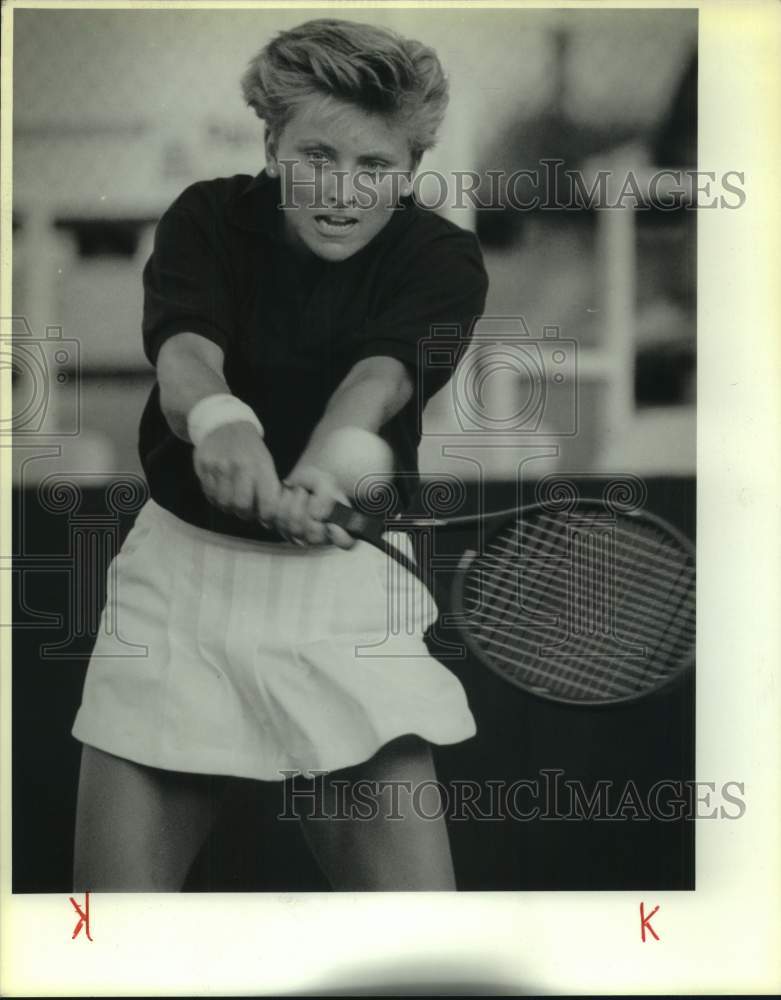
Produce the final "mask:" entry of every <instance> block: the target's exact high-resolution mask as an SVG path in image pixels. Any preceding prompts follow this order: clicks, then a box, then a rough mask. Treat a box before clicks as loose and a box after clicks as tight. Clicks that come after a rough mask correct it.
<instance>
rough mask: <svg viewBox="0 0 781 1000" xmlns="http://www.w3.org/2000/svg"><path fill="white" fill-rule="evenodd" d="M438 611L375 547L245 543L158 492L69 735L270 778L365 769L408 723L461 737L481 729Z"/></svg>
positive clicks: (145, 755)
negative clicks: (436, 628)
mask: <svg viewBox="0 0 781 1000" xmlns="http://www.w3.org/2000/svg"><path fill="white" fill-rule="evenodd" d="M394 543H395V544H398V545H400V547H402V548H404V549H405V551H407V552H408V554H411V552H412V545H411V543H410V540H409V539H408V538H407V537H406V536H403V535H402V536H398V535H397V536H396V537H395V539H394ZM436 614H437V609H436V607H435V605H434V601H433V598H432V596H431V594H430V593H429V591H428V590H427V589H426V588H425V587H424V586H423V585H422V584H421V583H420V582H419V581H418V580H417V579H416V578H415V577H414V576H413V575H412V574H411V573H409V572H407V571H406V570H404V569H402V568H401V567H399V566H398V564H396V563H395V562H394V561H393V560H391V559H389V558H388V557H387V556H386V555H385V554H383V553H381V552H379V551H377V550H376V549H374V548H373V547H372V546H370V545H368V544H366V543H363V542H358V543H356V545H355V546H354V547H353V548H352V549H350V550H347V551H345V550H341V549H337V548H335V547H319V548H303V547H298V546H295V545H288V544H284V545H276V544H266V543H261V542H251V541H245V540H243V539H239V538H233V537H230V536H224V535H219V534H216V533H214V532H210V531H206V530H204V529H201V528H197V527H194V526H192V525H190V524H188V523H187V522H184V521H182V520H181V519H180V518H178V517H176V516H174V515H173V514H171V513H170V512H169V511H167V510H165V509H163V508H162V507H161V506H159V505H158V504H157V503H155V502H154V501H153V500H149V501H147V503H146V504H145V505H144V507H143V508H142V509H141V511H140V512H139V515H138V517H137V519H136V522H135V524H134V526H133V528H132V529H131V531H130V533H129V534H128V536H127V538H126V540H125V542H124V544H123V546H122V548H121V550H120V551H119V553H118V554H117V555H116V557H115V558H114V560H113V562H112V563H111V566H110V568H109V571H108V580H107V600H106V605H105V607H104V609H103V613H102V617H101V621H100V628H99V633H98V638H97V642H96V645H95V647H94V650H93V653H92V656H91V659H90V663H89V667H88V670H87V676H86V680H85V685H84V691H83V696H82V703H81V706H80V708H79V711H78V713H77V715H76V719H75V722H74V725H73V730H72V732H73V735H74V736H75V737H76V739H78V740H80V741H81V742H83V743H87V744H89V745H91V746H95V747H98V748H99V749H101V750H105V751H106V752H108V753H112V754H115V755H117V756H119V757H123V758H126V759H128V760H132V761H136V762H139V763H142V764H147V765H150V766H153V767H159V768H164V769H168V770H176V771H187V772H196V773H203V774H224V775H233V776H236V777H243V778H256V779H261V780H268V781H278V780H283V779H285V778H287V777H290V776H291V775H296V774H311V773H312V772H313V771H315V772H323V771H326V772H328V771H334V770H338V769H340V768H343V767H347V766H349V765H352V764H357V763H360V762H361V761H364V760H367V759H368V758H369V757H371V756H373V755H374V753H376V751H377V750H378V749H379V748H380V747H381V746H383V745H384V744H385V743H387V742H388V741H390V740H392V739H394V738H396V737H398V736H401V735H404V734H408V733H415V734H417V735H419V736H421V737H423V738H424V739H426V740H428V741H430V742H431V743H435V744H448V743H457V742H460V741H462V740H465V739H468V738H469V737H471V736H473V735H474V733H475V723H474V719H473V717H472V714H471V712H470V709H469V706H468V704H467V700H466V696H465V693H464V690H463V688H462V686H461V683H460V682H459V680H458V679H457V678H456V677H455V676H454V675H453V674H452V673H451V672H450V671H449V670H448V669H447V668H446V667H445V666H443V665H442V664H441V663H439V662H438V661H437V660H436V659H434V658H433V657H432V656H431V654H430V653H429V652H428V649H427V648H426V646H425V644H424V642H423V633H424V632H425V630H426V629H427V628H428V627H429V626H430V625H431V624H432V622H433V621H434V619H435V617H436Z"/></svg>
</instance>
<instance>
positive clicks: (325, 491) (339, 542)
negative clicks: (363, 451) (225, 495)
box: [274, 464, 355, 549]
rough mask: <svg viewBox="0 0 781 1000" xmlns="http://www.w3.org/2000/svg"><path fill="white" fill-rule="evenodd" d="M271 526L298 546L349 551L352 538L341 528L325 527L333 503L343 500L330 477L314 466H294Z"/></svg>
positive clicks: (339, 490) (345, 498) (327, 525)
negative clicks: (336, 547) (323, 546)
mask: <svg viewBox="0 0 781 1000" xmlns="http://www.w3.org/2000/svg"><path fill="white" fill-rule="evenodd" d="M284 486H285V488H284V489H283V490H282V494H281V496H280V500H279V505H278V507H277V514H276V517H275V519H274V526H275V527H276V529H277V530H278V531H279V533H280V534H281V535H282V536H283V537H284V538H287V539H288V540H289V541H292V542H295V543H296V544H298V545H328V544H331V545H336V546H338V547H339V548H340V549H349V548H352V546H353V545H354V544H355V539H354V538H353V537H352V536H351V535H348V534H347V532H346V531H344V529H343V528H339V527H337V525H335V524H328V515H329V514H330V513H331V511H332V510H333V506H334V503H336V502H339V503H347V502H348V501H347V497H346V496H345V494H344V493H343V491H342V490H341V489H340V488H339V486H338V484H337V482H336V480H335V479H334V477H333V476H332V475H331V474H330V473H328V472H326V471H325V470H324V469H320V468H318V467H317V466H315V465H300V464H299V465H297V466H296V467H295V469H294V470H293V471H292V472H291V473H290V475H289V476H288V477H287V479H286V480H285V482H284Z"/></svg>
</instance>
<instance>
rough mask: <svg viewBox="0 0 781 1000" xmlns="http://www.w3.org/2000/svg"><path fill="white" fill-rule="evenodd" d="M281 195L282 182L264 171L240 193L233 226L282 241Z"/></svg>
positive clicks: (234, 203) (237, 196)
mask: <svg viewBox="0 0 781 1000" xmlns="http://www.w3.org/2000/svg"><path fill="white" fill-rule="evenodd" d="M281 194H282V189H281V186H280V182H279V178H278V177H276V178H275V177H269V175H268V174H267V173H266V171H265V170H261V172H260V173H259V174H258V175H257V176H256V177H252V178H250V180H249V181H248V182H247V183H246V184H244V185H243V186H242V187H241V188H240V189H239V191H238V194H237V195H236V197H235V198H234V200H233V204H232V205H231V208H230V221H231V223H232V224H233V225H234V226H238V227H239V229H243V230H245V231H247V232H250V233H263V234H264V235H266V236H269V237H271V238H272V239H275V240H281V239H282V227H281V223H282V218H281V212H280V210H279V204H280V201H281Z"/></svg>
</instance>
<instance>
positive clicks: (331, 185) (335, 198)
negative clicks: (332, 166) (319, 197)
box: [323, 170, 358, 208]
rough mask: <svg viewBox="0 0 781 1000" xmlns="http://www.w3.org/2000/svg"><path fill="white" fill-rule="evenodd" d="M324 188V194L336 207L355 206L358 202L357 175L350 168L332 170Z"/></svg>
mask: <svg viewBox="0 0 781 1000" xmlns="http://www.w3.org/2000/svg"><path fill="white" fill-rule="evenodd" d="M324 188H325V190H324V191H323V194H324V196H325V197H326V199H327V200H328V202H329V204H331V205H332V206H333V207H335V208H354V207H355V205H356V204H357V201H358V199H357V194H356V190H355V177H354V175H353V173H352V171H350V170H332V171H330V173H329V176H328V180H327V181H326V184H325V185H324Z"/></svg>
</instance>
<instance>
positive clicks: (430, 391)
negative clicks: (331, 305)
mask: <svg viewBox="0 0 781 1000" xmlns="http://www.w3.org/2000/svg"><path fill="white" fill-rule="evenodd" d="M487 292H488V277H487V275H486V272H485V268H484V266H483V259H482V254H481V252H480V245H479V243H478V242H477V239H476V237H475V236H474V235H473V234H472V233H469V232H467V231H466V230H462V229H458V228H457V227H455V226H453V227H452V228H450V229H448V230H447V231H445V232H443V233H442V234H441V235H439V236H438V237H437V238H435V239H433V240H429V241H427V242H426V243H425V244H424V245H422V246H420V247H419V248H417V250H416V252H414V253H411V254H408V255H405V259H404V260H403V266H402V267H400V269H399V270H398V272H397V273H396V274H395V276H394V277H393V278H391V279H390V280H389V281H388V283H387V285H386V287H385V288H384V289H383V296H382V301H383V306H382V308H381V310H380V311H379V312H378V314H377V315H376V316H374V317H373V318H370V320H369V321H368V323H367V325H366V328H365V330H364V335H363V337H362V339H361V343H360V345H359V347H358V351H357V354H356V356H355V360H356V361H357V360H361V359H363V358H368V357H374V356H377V355H384V356H388V357H392V358H396V359H397V360H399V361H402V362H403V363H404V364H405V365H407V367H408V368H409V369H410V372H411V373H412V374H413V375H414V377H415V383H416V387H417V396H418V405H419V406H420V407H421V408H422V406H424V405H425V404H426V402H427V401H428V400H429V399H430V398H431V396H433V395H434V393H436V392H438V391H439V390H440V389H441V388H442V387H443V386H444V385H445V384H446V382H447V381H448V380H449V379H450V377H451V375H452V374H453V371H454V369H455V366H456V364H457V363H458V360H459V358H460V357H461V356H462V354H463V353H464V351H465V350H466V347H467V344H468V342H469V339H470V337H471V335H472V332H473V328H474V325H475V323H476V321H477V320H478V319H479V318H480V316H481V315H482V312H483V309H484V308H485V299H486V295H487Z"/></svg>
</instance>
